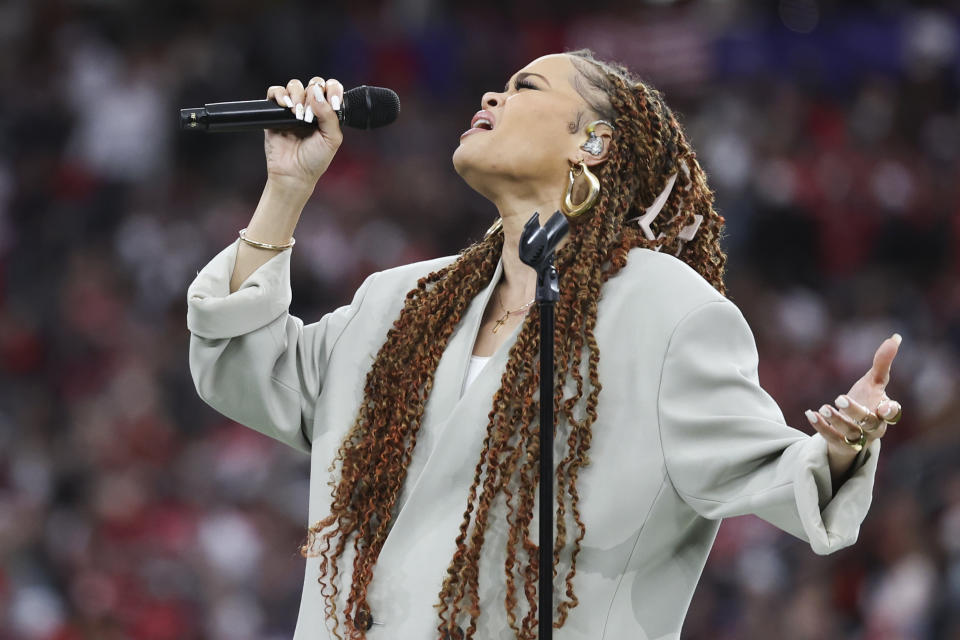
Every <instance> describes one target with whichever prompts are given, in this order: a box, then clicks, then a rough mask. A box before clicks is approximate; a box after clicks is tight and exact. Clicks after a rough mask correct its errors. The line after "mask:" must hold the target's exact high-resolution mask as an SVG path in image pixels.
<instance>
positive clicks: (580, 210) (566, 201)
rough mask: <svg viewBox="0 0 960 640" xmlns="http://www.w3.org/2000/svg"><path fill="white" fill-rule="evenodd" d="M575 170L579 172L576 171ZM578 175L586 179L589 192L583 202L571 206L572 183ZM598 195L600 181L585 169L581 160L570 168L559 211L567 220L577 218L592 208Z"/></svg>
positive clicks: (585, 166)
mask: <svg viewBox="0 0 960 640" xmlns="http://www.w3.org/2000/svg"><path fill="white" fill-rule="evenodd" d="M577 168H579V169H580V170H579V171H576V169H577ZM580 175H583V177H585V178H586V179H587V186H588V187H589V189H590V190H589V192H588V193H587V197H586V198H584V199H583V202H581V203H580V204H573V199H572V195H573V182H574V180H576V179H577V176H580ZM599 195H600V180H599V179H598V178H597V176H595V175H593V174H592V173H591V172H590V169H588V168H587V165H586V164H585V163H584V162H583V160H580V161H579V162H578V163H577V164H575V165H572V166H571V167H570V176H569V180H568V181H567V187H566V189H564V190H563V200H562V201H561V202H560V209H561V210H562V211H563V214H564V215H565V216H567V217H568V218H571V219H573V218H579V217H580V216H582V215H583V214H584V213H586V212H587V211H588V210H589V209H590V207H592V206H593V204H594V203H595V202H596V201H597V197H599Z"/></svg>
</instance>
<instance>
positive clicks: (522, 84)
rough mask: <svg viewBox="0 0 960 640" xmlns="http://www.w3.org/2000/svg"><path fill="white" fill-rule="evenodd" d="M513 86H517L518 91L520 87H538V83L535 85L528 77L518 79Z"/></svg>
mask: <svg viewBox="0 0 960 640" xmlns="http://www.w3.org/2000/svg"><path fill="white" fill-rule="evenodd" d="M513 86H514V87H516V89H517V91H519V90H520V89H536V88H537V87H536V85H534V84H533V83H532V82H530V81H529V80H527V79H523V80H517V81H516V82H515V83H514V85H513Z"/></svg>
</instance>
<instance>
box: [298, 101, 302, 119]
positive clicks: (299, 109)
mask: <svg viewBox="0 0 960 640" xmlns="http://www.w3.org/2000/svg"><path fill="white" fill-rule="evenodd" d="M296 116H297V120H303V105H302V104H300V103H299V102H298V103H297V107H296Z"/></svg>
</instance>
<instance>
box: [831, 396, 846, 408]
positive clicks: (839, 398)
mask: <svg viewBox="0 0 960 640" xmlns="http://www.w3.org/2000/svg"><path fill="white" fill-rule="evenodd" d="M833 403H834V404H835V405H837V406H838V407H840V408H841V409H846V408H847V407H849V406H850V402H849V401H848V400H847V399H846V398H844V397H843V396H837V399H836V400H834V402H833Z"/></svg>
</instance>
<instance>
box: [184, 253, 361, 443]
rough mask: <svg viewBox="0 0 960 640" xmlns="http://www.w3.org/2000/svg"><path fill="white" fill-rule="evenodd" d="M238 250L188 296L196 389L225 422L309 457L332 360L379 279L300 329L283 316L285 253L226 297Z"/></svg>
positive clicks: (208, 270)
mask: <svg viewBox="0 0 960 640" xmlns="http://www.w3.org/2000/svg"><path fill="white" fill-rule="evenodd" d="M239 243H240V240H239V239H238V240H236V241H234V243H233V244H231V245H230V246H228V247H227V248H225V249H224V250H223V251H221V252H220V253H219V254H217V255H216V256H215V257H214V258H213V259H212V260H211V261H210V262H209V263H208V264H207V265H206V266H205V267H204V268H203V269H202V270H201V271H199V272H198V273H197V277H196V279H195V280H194V281H193V283H192V284H191V285H190V287H189V288H188V290H187V328H188V329H189V330H190V374H191V376H192V377H193V382H194V386H195V387H196V389H197V393H198V394H199V395H200V397H201V398H203V400H204V401H205V402H206V403H207V404H209V405H210V406H211V407H213V408H214V409H216V410H217V411H219V412H220V413H222V414H223V415H225V416H227V417H228V418H230V419H232V420H235V421H237V422H239V423H241V424H243V425H246V426H248V427H250V428H252V429H256V430H257V431H259V432H261V433H263V434H265V435H268V436H270V437H271V438H275V439H277V440H279V441H281V442H283V443H285V444H287V445H289V446H291V447H294V448H296V449H300V450H301V451H305V452H309V451H310V447H311V440H312V433H311V428H312V425H313V418H314V411H315V406H316V400H317V397H318V396H319V394H320V389H321V388H322V386H323V379H324V375H325V371H326V365H327V362H328V361H329V357H330V353H331V351H332V350H333V348H334V345H335V344H336V342H337V339H338V338H339V337H340V335H341V333H342V332H343V330H344V328H346V326H347V324H348V323H349V322H350V320H351V319H352V318H353V317H354V316H355V315H356V314H357V312H358V310H359V309H360V306H361V305H362V303H363V300H364V296H365V295H366V292H367V290H368V289H369V287H370V283H371V282H372V281H373V279H374V278H375V276H376V274H373V275H371V276H370V277H368V278H367V279H366V281H365V282H364V283H363V285H362V286H361V287H360V288H359V289H358V290H357V293H356V295H355V296H354V298H353V302H352V303H351V304H350V305H348V306H344V307H340V308H339V309H337V310H335V311H333V312H330V313H328V314H326V315H324V316H323V317H322V318H321V319H320V320H319V321H317V322H315V323H313V324H309V325H306V326H305V325H304V324H303V321H302V320H300V318H297V317H296V316H293V315H290V313H289V312H288V309H289V306H290V300H291V291H290V254H291V250H290V249H287V250H284V251H281V252H278V253H277V255H276V256H274V257H272V258H270V260H268V261H267V262H266V263H264V264H263V265H261V266H260V267H259V268H258V269H257V270H256V271H255V272H253V273H252V274H251V275H250V276H249V277H248V278H247V279H246V280H245V281H244V282H243V284H241V285H240V288H239V289H237V290H236V291H234V292H233V293H230V277H231V275H232V273H233V267H234V264H235V263H236V258H237V248H238V246H239Z"/></svg>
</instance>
